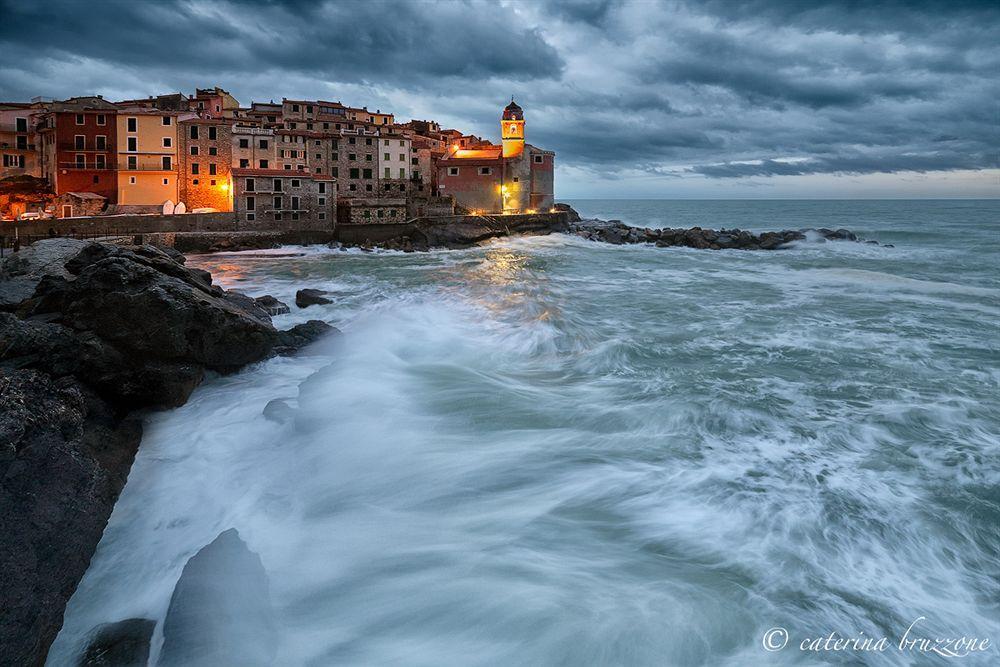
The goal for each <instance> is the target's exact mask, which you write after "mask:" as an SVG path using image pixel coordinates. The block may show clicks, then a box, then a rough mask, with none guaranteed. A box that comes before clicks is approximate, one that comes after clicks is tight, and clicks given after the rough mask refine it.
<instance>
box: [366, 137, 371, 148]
mask: <svg viewBox="0 0 1000 667" xmlns="http://www.w3.org/2000/svg"><path fill="white" fill-rule="evenodd" d="M371 145H372V138H371V137H368V138H367V139H365V146H371Z"/></svg>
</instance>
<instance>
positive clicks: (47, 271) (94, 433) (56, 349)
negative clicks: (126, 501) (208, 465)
mask: <svg viewBox="0 0 1000 667" xmlns="http://www.w3.org/2000/svg"><path fill="white" fill-rule="evenodd" d="M15 280H16V281H19V282H20V283H22V284H20V285H19V289H22V290H23V291H24V292H27V290H26V289H24V288H25V285H27V286H28V287H30V288H31V291H30V294H29V295H28V296H27V297H26V298H20V297H12V298H11V299H9V301H8V305H7V307H6V311H7V312H0V508H3V510H2V512H0V522H2V523H0V572H3V575H2V577H0V600H3V601H4V611H3V613H2V614H0V664H18V665H21V664H24V665H34V664H41V663H42V662H44V660H45V655H46V652H47V650H48V647H49V645H50V643H51V642H52V640H53V639H54V638H55V635H56V633H57V632H58V630H59V628H60V626H61V624H62V615H63V609H64V608H65V605H66V602H67V601H68V599H69V597H70V596H71V595H72V593H73V591H74V590H75V588H76V585H77V583H78V582H79V580H80V578H81V577H82V576H83V574H84V572H85V571H86V568H87V565H88V564H89V562H90V557H91V555H92V554H93V552H94V549H95V548H96V546H97V543H98V541H99V540H100V537H101V534H102V532H103V530H104V526H105V525H106V523H107V520H108V517H109V516H110V514H111V510H112V508H113V506H114V503H115V500H116V499H117V497H118V494H119V492H120V491H121V488H122V486H123V485H124V483H125V479H126V476H127V474H128V470H129V468H130V467H131V464H132V459H133V458H134V456H135V452H136V448H137V446H138V444H139V439H140V434H141V429H140V424H139V422H138V421H136V420H135V419H132V418H130V417H129V416H128V414H129V412H130V411H133V410H139V409H146V408H163V407H172V406H177V405H181V404H183V403H184V402H185V401H186V400H187V399H188V397H189V396H190V394H191V392H192V391H193V390H194V388H195V387H197V386H198V384H199V383H200V382H201V380H202V378H203V377H204V375H205V373H206V372H207V371H215V372H220V373H229V372H233V371H235V370H237V369H239V368H240V367H242V366H244V365H246V364H249V363H253V362H256V361H260V360H262V359H265V358H267V357H268V356H270V355H273V354H278V353H281V354H287V353H290V352H293V351H295V350H297V349H299V348H301V347H303V346H305V345H308V344H309V343H311V342H313V341H314V340H316V339H317V338H319V337H321V336H323V335H325V334H326V333H329V332H331V331H332V327H329V325H326V324H325V323H323V322H317V321H313V322H308V323H306V324H302V325H299V326H297V327H295V328H293V329H291V330H289V331H287V332H279V331H277V330H276V329H275V328H274V326H273V325H272V324H271V320H270V315H269V314H268V311H267V310H266V308H265V307H264V306H262V305H261V304H260V303H258V302H257V301H256V300H255V299H253V298H252V297H249V296H246V295H240V294H237V293H233V292H226V291H225V290H223V289H222V288H220V287H218V286H213V285H212V281H211V276H210V275H208V274H207V272H201V271H195V270H190V269H188V268H186V267H185V266H183V264H182V263H181V262H179V261H178V258H177V257H176V255H171V254H167V253H165V252H164V251H162V250H160V249H157V248H155V247H152V246H137V247H129V248H122V247H118V246H112V245H104V244H99V243H87V242H82V241H74V242H70V243H67V242H66V240H65V239H52V240H46V241H40V242H38V243H36V244H34V245H32V246H31V247H30V248H26V249H24V250H22V251H21V253H18V254H17V255H15V256H14V257H11V258H8V259H7V260H5V261H4V262H3V263H2V264H0V292H2V291H4V287H3V285H4V283H7V282H10V281H15ZM6 293H7V294H12V292H11V291H10V290H7V291H6Z"/></svg>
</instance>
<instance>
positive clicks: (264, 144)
mask: <svg viewBox="0 0 1000 667" xmlns="http://www.w3.org/2000/svg"><path fill="white" fill-rule="evenodd" d="M257 147H258V148H267V139H261V140H259V141H258V142H257Z"/></svg>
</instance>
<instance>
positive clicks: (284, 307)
mask: <svg viewBox="0 0 1000 667" xmlns="http://www.w3.org/2000/svg"><path fill="white" fill-rule="evenodd" d="M254 301H256V302H257V305H258V306H260V307H261V308H263V309H264V310H265V311H267V314H268V315H270V316H271V317H276V316H278V315H286V314H288V313H290V312H292V309H291V308H289V307H288V304H286V303H283V302H281V301H278V300H277V299H275V298H274V297H273V296H271V295H270V294H265V295H264V296H258V297H255V298H254Z"/></svg>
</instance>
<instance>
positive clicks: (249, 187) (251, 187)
mask: <svg viewBox="0 0 1000 667" xmlns="http://www.w3.org/2000/svg"><path fill="white" fill-rule="evenodd" d="M256 189H257V181H255V180H254V179H252V178H248V179H247V183H246V191H247V192H254V191H255V190H256Z"/></svg>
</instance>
